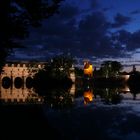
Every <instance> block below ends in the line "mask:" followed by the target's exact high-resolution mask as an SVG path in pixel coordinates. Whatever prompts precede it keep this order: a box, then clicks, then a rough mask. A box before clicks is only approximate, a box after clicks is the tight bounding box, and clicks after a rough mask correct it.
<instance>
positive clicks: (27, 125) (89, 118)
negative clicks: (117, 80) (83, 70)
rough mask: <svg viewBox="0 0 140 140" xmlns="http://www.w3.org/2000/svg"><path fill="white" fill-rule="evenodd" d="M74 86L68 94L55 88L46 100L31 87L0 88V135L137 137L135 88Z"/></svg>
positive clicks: (79, 139)
mask: <svg viewBox="0 0 140 140" xmlns="http://www.w3.org/2000/svg"><path fill="white" fill-rule="evenodd" d="M74 89H75V87H73V89H71V90H69V93H68V94H64V91H63V92H62V91H61V94H60V93H59V90H58V89H57V90H56V91H53V92H52V94H51V95H53V96H47V97H46V100H47V98H48V99H49V100H47V101H46V102H43V100H42V99H41V98H40V97H38V98H37V95H36V94H35V93H33V94H31V92H29V91H31V89H30V90H27V89H26V90H25V91H24V92H23V91H22V92H21V93H20V89H16V92H11V89H5V90H4V89H2V90H1V104H0V135H1V138H2V137H4V139H7V138H8V137H10V139H22V138H24V139H28V138H30V137H31V138H32V139H35V138H38V139H40V140H41V139H47V140H55V139H56V140H58V139H59V140H124V139H125V140H140V94H139V93H138V92H137V93H136V92H135V93H134V92H133V93H132V91H130V89H129V88H128V87H125V88H124V87H123V88H122V89H121V90H120V89H118V88H115V89H109V88H105V89H90V88H89V87H88V88H86V89H85V90H79V91H78V90H77V92H75V90H74ZM22 90H23V89H22ZM27 93H29V95H30V96H29V95H28V94H27ZM58 93H59V94H58ZM31 95H32V96H31Z"/></svg>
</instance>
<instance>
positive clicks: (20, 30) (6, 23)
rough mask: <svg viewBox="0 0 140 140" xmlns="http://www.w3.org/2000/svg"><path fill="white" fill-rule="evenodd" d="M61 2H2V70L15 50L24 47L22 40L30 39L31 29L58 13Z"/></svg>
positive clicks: (58, 0)
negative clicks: (6, 60) (8, 56)
mask: <svg viewBox="0 0 140 140" xmlns="http://www.w3.org/2000/svg"><path fill="white" fill-rule="evenodd" d="M61 1H62V0H0V17H1V21H0V23H1V24H0V25H1V26H0V70H1V68H2V66H3V64H4V61H5V59H6V57H7V55H9V54H10V53H11V51H12V50H13V48H20V47H23V46H22V45H21V44H20V40H22V39H25V38H27V37H28V35H29V28H31V27H39V26H40V25H41V22H42V20H43V19H45V18H48V17H50V16H52V15H53V14H54V13H56V12H57V11H58V8H59V6H60V2H61Z"/></svg>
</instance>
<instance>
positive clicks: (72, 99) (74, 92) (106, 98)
mask: <svg viewBox="0 0 140 140" xmlns="http://www.w3.org/2000/svg"><path fill="white" fill-rule="evenodd" d="M35 91H36V90H34V88H27V87H26V86H23V87H21V88H16V87H14V86H11V87H9V88H4V87H3V86H2V85H1V86H0V100H1V101H2V102H3V103H11V104H14V103H25V104H28V103H34V104H38V103H42V104H43V103H46V104H49V106H50V107H54V108H55V107H56V108H64V107H66V106H67V107H68V106H69V107H72V106H74V105H76V102H77V100H78V99H79V100H80V102H81V105H82V104H83V105H87V104H91V103H99V102H102V103H103V104H108V105H112V104H115V105H117V104H121V103H124V102H125V103H126V102H127V103H128V102H130V103H140V94H139V93H140V92H139V91H135V90H132V89H130V88H129V86H128V85H123V86H121V87H116V88H101V87H98V88H96V87H92V86H90V85H88V84H87V85H86V86H84V87H80V88H77V87H76V85H75V84H73V85H72V86H71V88H70V89H68V90H66V89H65V90H64V89H62V88H59V89H52V90H48V91H45V92H44V93H45V94H46V95H45V98H44V96H39V95H41V94H40V93H39V95H38V93H36V92H35ZM44 100H45V102H44Z"/></svg>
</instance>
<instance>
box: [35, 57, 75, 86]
mask: <svg viewBox="0 0 140 140" xmlns="http://www.w3.org/2000/svg"><path fill="white" fill-rule="evenodd" d="M74 62H75V60H74V59H73V57H72V56H70V55H59V56H56V57H54V58H52V59H51V60H50V61H48V63H46V64H45V66H44V68H43V69H40V70H39V71H38V72H37V73H36V74H35V75H34V81H35V85H36V86H40V87H45V88H46V87H48V86H49V88H51V87H53V88H54V86H58V87H59V86H62V87H66V88H67V87H70V86H71V84H72V80H71V79H70V72H71V68H72V65H73V64H74Z"/></svg>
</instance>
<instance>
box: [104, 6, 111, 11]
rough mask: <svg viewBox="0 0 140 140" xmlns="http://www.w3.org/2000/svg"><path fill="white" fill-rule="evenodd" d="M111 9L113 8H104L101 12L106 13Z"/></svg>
mask: <svg viewBox="0 0 140 140" xmlns="http://www.w3.org/2000/svg"><path fill="white" fill-rule="evenodd" d="M112 8H113V7H112V6H110V7H105V8H103V9H102V10H103V11H104V12H107V11H109V10H111V9H112Z"/></svg>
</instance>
